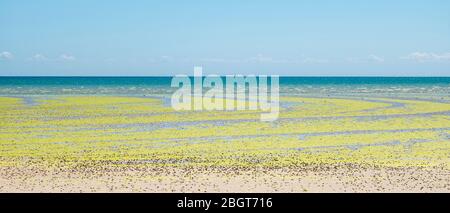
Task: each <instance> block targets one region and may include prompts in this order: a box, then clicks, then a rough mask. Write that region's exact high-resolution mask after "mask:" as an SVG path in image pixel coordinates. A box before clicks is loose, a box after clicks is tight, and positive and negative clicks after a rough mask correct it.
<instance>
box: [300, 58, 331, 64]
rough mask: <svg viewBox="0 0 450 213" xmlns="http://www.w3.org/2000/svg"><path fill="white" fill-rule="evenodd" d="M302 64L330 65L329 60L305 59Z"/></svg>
mask: <svg viewBox="0 0 450 213" xmlns="http://www.w3.org/2000/svg"><path fill="white" fill-rule="evenodd" d="M300 62H301V63H305V64H326V63H328V60H326V59H320V58H304V59H302V60H301V61H300Z"/></svg>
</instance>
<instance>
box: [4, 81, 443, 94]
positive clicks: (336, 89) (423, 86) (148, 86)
mask: <svg viewBox="0 0 450 213" xmlns="http://www.w3.org/2000/svg"><path fill="white" fill-rule="evenodd" d="M171 79H172V77H0V95H3V96H11V95H131V96H146V95H170V94H172V93H173V91H175V90H176V88H171V87H170V83H171ZM448 94H450V77H280V95H289V96H296V95H303V96H329V95H334V96H339V95H343V96H349V95H356V96H364V95H370V96H411V97H417V96H424V97H430V96H431V97H432V96H439V97H441V98H442V97H444V98H445V97H448V96H449V95H448Z"/></svg>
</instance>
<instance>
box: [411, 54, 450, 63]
mask: <svg viewBox="0 0 450 213" xmlns="http://www.w3.org/2000/svg"><path fill="white" fill-rule="evenodd" d="M402 59H408V60H413V61H417V62H429V61H450V52H446V53H441V54H439V53H432V52H413V53H410V54H409V55H407V56H406V57H402Z"/></svg>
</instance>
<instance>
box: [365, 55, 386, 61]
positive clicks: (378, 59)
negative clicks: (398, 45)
mask: <svg viewBox="0 0 450 213" xmlns="http://www.w3.org/2000/svg"><path fill="white" fill-rule="evenodd" d="M368 59H369V60H370V61H374V62H378V63H383V62H384V58H382V57H380V56H376V55H374V54H372V55H369V57H368Z"/></svg>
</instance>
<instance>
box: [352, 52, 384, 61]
mask: <svg viewBox="0 0 450 213" xmlns="http://www.w3.org/2000/svg"><path fill="white" fill-rule="evenodd" d="M346 61H347V62H350V63H371V62H375V63H383V62H384V58H383V57H381V56H377V55H374V54H370V55H368V56H366V57H360V58H357V57H356V58H355V57H350V58H347V59H346Z"/></svg>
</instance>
